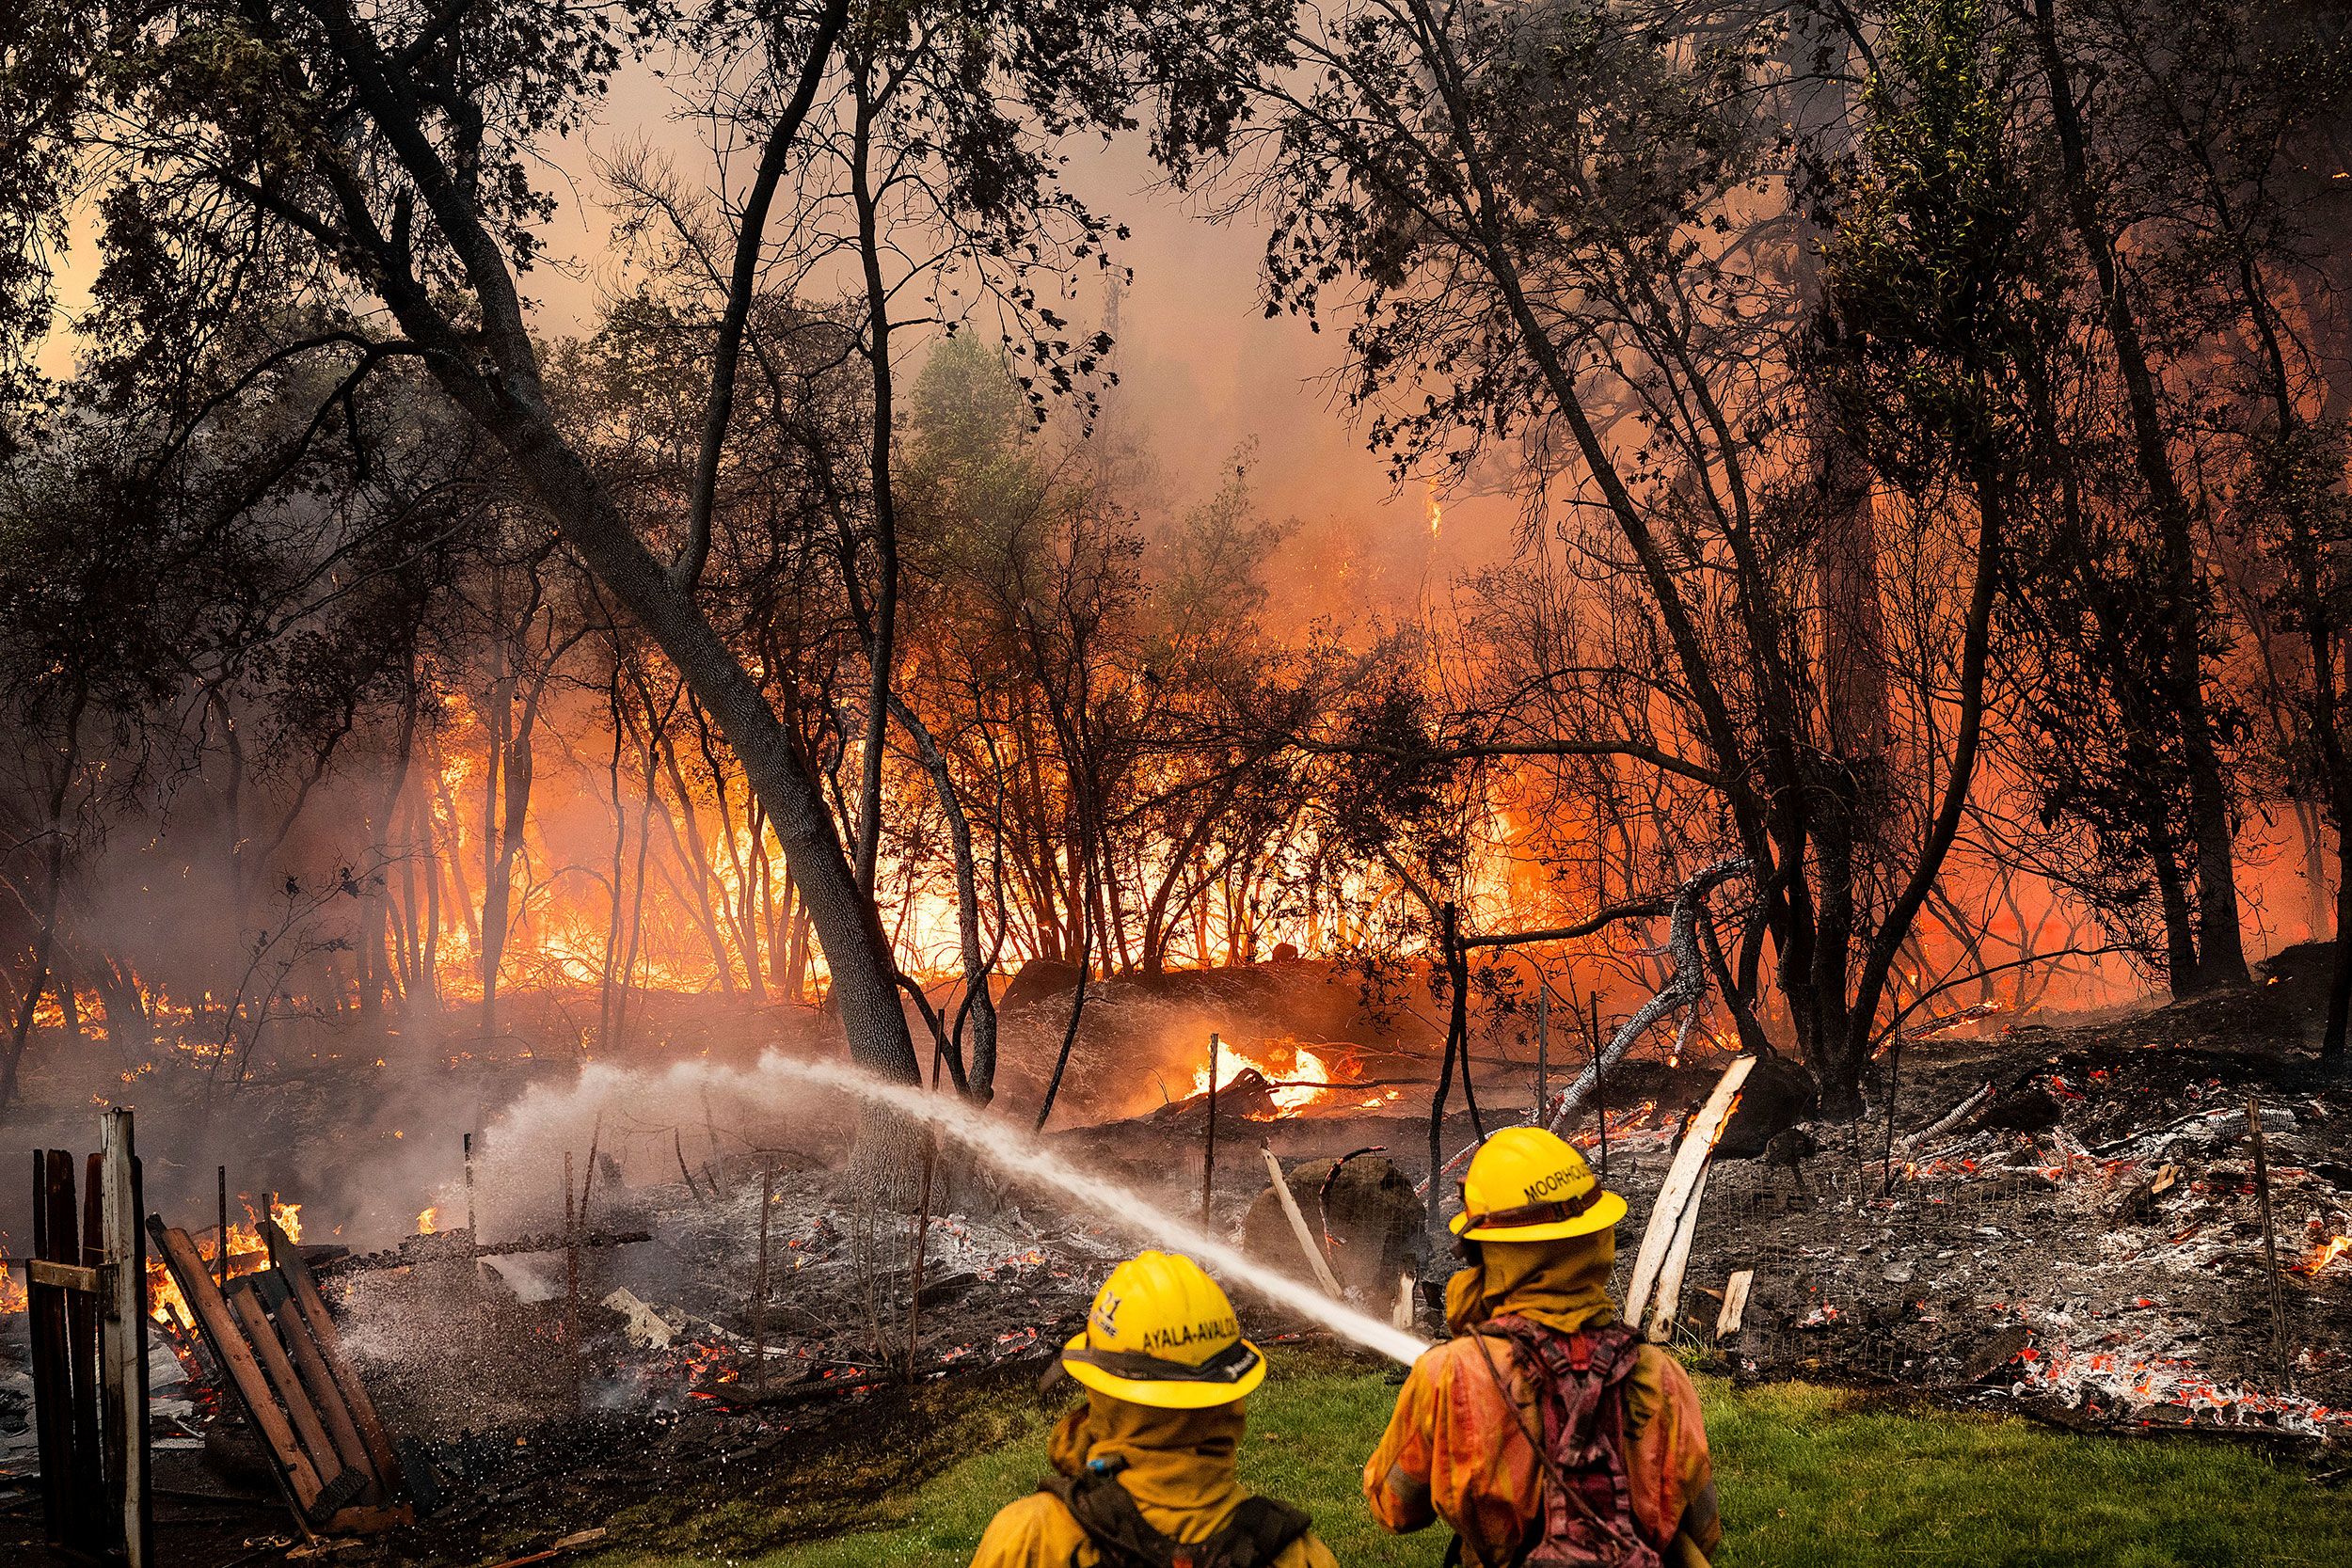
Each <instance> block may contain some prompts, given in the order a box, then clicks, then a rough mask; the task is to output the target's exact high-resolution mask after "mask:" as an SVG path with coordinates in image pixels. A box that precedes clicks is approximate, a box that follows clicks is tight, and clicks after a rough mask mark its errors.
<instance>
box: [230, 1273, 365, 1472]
mask: <svg viewBox="0 0 2352 1568" xmlns="http://www.w3.org/2000/svg"><path fill="white" fill-rule="evenodd" d="M252 1278H253V1276H252V1275H246V1276H245V1277H244V1278H241V1279H235V1280H231V1281H230V1286H229V1294H228V1297H227V1300H228V1302H229V1310H230V1312H232V1313H234V1314H235V1315H236V1319H237V1323H238V1326H240V1327H242V1328H243V1329H244V1330H245V1338H246V1344H248V1345H250V1346H251V1347H252V1348H253V1356H254V1359H255V1360H257V1361H259V1362H260V1363H261V1364H262V1371H263V1372H264V1373H266V1374H267V1375H268V1377H269V1381H270V1386H271V1387H272V1388H274V1389H276V1390H277V1393H278V1409H280V1410H282V1411H284V1412H285V1413H286V1419H287V1420H288V1421H289V1422H291V1423H292V1424H293V1426H294V1435H295V1436H296V1437H299V1438H300V1439H302V1451H303V1452H304V1453H306V1454H308V1455H309V1456H310V1468H311V1469H312V1470H314V1471H316V1472H317V1473H318V1478H319V1489H320V1492H321V1494H322V1496H324V1495H325V1494H326V1492H327V1491H328V1489H329V1488H331V1487H332V1486H333V1485H334V1484H335V1481H336V1480H337V1478H338V1477H340V1476H341V1475H342V1470H343V1462H342V1456H341V1455H339V1454H337V1453H336V1452H335V1443H334V1440H333V1439H332V1438H330V1437H328V1436H327V1435H326V1423H325V1422H324V1421H321V1420H320V1419H319V1413H318V1411H317V1410H316V1409H315V1408H314V1407H313V1406H312V1405H311V1403H310V1395H308V1394H306V1393H304V1392H303V1389H302V1380H301V1379H300V1378H299V1377H297V1376H296V1375H295V1373H294V1363H293V1362H292V1361H290V1360H288V1359H287V1358H286V1347H285V1346H283V1345H281V1344H279V1343H278V1330H277V1329H276V1328H275V1327H274V1326H272V1324H271V1323H270V1321H269V1314H268V1313H267V1312H264V1311H262V1301H261V1298H260V1297H259V1296H257V1295H256V1294H255V1293H254V1291H253V1288H252ZM314 1506H315V1505H314ZM335 1506H336V1504H335V1503H334V1502H331V1501H330V1502H327V1503H326V1504H325V1506H321V1507H319V1508H318V1512H320V1513H329V1512H332V1510H333V1508H334V1507H335Z"/></svg>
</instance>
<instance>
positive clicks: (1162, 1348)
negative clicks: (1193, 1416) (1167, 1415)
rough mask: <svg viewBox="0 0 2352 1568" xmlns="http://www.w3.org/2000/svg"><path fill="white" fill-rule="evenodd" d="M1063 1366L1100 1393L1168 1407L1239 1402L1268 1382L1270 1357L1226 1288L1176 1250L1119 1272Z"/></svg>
mask: <svg viewBox="0 0 2352 1568" xmlns="http://www.w3.org/2000/svg"><path fill="white" fill-rule="evenodd" d="M1061 1364H1062V1366H1063V1368H1064V1369H1066V1370H1068V1371H1069V1373H1070V1375H1071V1376H1072V1377H1073V1378H1076V1379H1077V1380H1078V1381H1079V1382H1080V1383H1082V1384H1084V1385H1085V1386H1088V1387H1089V1388H1091V1389H1093V1390H1094V1391H1095V1392H1097V1393H1101V1394H1109V1395H1111V1396H1112V1397H1113V1398H1115V1399H1122V1400H1125V1401H1127V1402H1130V1403H1132V1404H1148V1405H1151V1406H1152V1407H1154V1408H1155V1409H1160V1410H1206V1409H1208V1408H1209V1407H1211V1406H1212V1405H1219V1404H1231V1403H1232V1402H1234V1401H1235V1400H1238V1399H1240V1398H1241V1397H1242V1396H1244V1395H1245V1394H1248V1392H1249V1391H1250V1390H1251V1389H1252V1388H1255V1387H1256V1386H1258V1385H1259V1384H1261V1383H1263V1382H1264V1381H1265V1357H1264V1355H1263V1354H1260V1352H1259V1350H1258V1347H1257V1346H1255V1345H1253V1344H1251V1343H1250V1342H1249V1341H1248V1340H1247V1339H1245V1338H1242V1337H1241V1320H1240V1319H1238V1318H1236V1317H1235V1316H1234V1315H1233V1304H1232V1302H1231V1301H1229V1300H1227V1299H1226V1296H1225V1292H1224V1291H1223V1290H1221V1289H1219V1288H1218V1286H1217V1283H1216V1280H1214V1279H1211V1278H1210V1277H1209V1276H1208V1275H1207V1273H1206V1272H1205V1271H1204V1270H1202V1268H1201V1267H1200V1264H1198V1263H1196V1262H1194V1261H1193V1260H1192V1259H1189V1258H1184V1257H1180V1256H1178V1255H1176V1254H1174V1253H1168V1252H1146V1253H1142V1254H1139V1255H1138V1256H1136V1257H1134V1258H1130V1259H1127V1261H1125V1262H1124V1263H1121V1264H1120V1265H1119V1267H1117V1268H1115V1269H1113V1270H1112V1271H1111V1276H1110V1277H1109V1278H1108V1279H1106V1280H1104V1281H1103V1288H1102V1290H1100V1291H1096V1292H1095V1296H1094V1306H1093V1307H1091V1308H1090V1309H1089V1311H1088V1312H1087V1325H1086V1329H1085V1331H1084V1332H1082V1333H1080V1334H1078V1335H1077V1336H1076V1337H1074V1338H1072V1340H1071V1341H1070V1343H1068V1344H1067V1345H1064V1346H1063V1347H1062V1353H1061Z"/></svg>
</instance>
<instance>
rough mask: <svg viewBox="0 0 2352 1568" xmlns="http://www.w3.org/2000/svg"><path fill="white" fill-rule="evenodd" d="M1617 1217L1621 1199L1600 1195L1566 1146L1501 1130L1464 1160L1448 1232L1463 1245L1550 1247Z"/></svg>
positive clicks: (1548, 1137)
mask: <svg viewBox="0 0 2352 1568" xmlns="http://www.w3.org/2000/svg"><path fill="white" fill-rule="evenodd" d="M1623 1218H1625V1199H1624V1198H1621V1197H1619V1196H1617V1195H1616V1194H1614V1193H1613V1192H1607V1191H1604V1190H1603V1189H1602V1187H1601V1184H1600V1178H1599V1177H1597V1176H1595V1175H1594V1174H1593V1170H1592V1167H1591V1166H1590V1165H1587V1164H1585V1163H1584V1156H1583V1155H1581V1154H1580V1153H1578V1152H1577V1150H1576V1146H1575V1145H1574V1144H1571V1143H1569V1142H1567V1141H1566V1140H1565V1139H1564V1138H1559V1137H1555V1136H1554V1135H1552V1134H1551V1133H1549V1132H1545V1131H1544V1130H1543V1129H1542V1128H1540V1127H1506V1128H1504V1129H1503V1130H1502V1132H1497V1133H1496V1134H1495V1135H1494V1136H1493V1137H1491V1138H1488V1139H1487V1140H1486V1142H1485V1143H1484V1144H1481V1145H1480V1146H1479V1148H1478V1152H1477V1153H1476V1154H1474V1155H1472V1156H1471V1157H1470V1169H1469V1170H1467V1171H1465V1172H1463V1173H1462V1212H1460V1213H1458V1214H1456V1215H1454V1218H1453V1220H1452V1222H1451V1225H1452V1228H1453V1231H1454V1234H1455V1235H1456V1236H1459V1237H1461V1238H1462V1239H1463V1240H1464V1241H1466V1242H1554V1241H1560V1240H1563V1239H1565V1238H1566V1237H1569V1236H1589V1235H1591V1234H1592V1233H1593V1232H1594V1231H1597V1230H1606V1229H1608V1228H1609V1227H1611V1226H1613V1225H1615V1224H1616V1223H1617V1222H1618V1221H1619V1220H1621V1219H1623Z"/></svg>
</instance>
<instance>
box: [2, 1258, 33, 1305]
mask: <svg viewBox="0 0 2352 1568" xmlns="http://www.w3.org/2000/svg"><path fill="white" fill-rule="evenodd" d="M31 1302H32V1295H31V1292H30V1291H27V1290H26V1289H25V1287H24V1281H23V1280H22V1279H19V1278H18V1277H17V1276H16V1275H15V1274H14V1273H12V1272H11V1271H10V1269H9V1266H8V1259H7V1258H6V1257H0V1317H5V1316H6V1315H7V1314H8V1313H10V1312H22V1311H24V1308H25V1307H28V1306H30V1305H31Z"/></svg>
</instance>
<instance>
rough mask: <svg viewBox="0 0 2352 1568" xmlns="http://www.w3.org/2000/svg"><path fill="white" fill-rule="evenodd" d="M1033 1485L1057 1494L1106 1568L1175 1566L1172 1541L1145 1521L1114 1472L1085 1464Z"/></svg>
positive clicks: (1168, 1567) (1159, 1567)
mask: <svg viewBox="0 0 2352 1568" xmlns="http://www.w3.org/2000/svg"><path fill="white" fill-rule="evenodd" d="M1037 1489H1038V1490H1039V1491H1041V1492H1050V1493H1052V1494H1053V1495H1054V1496H1055V1497H1058V1498H1060V1499H1061V1504H1062V1506H1063V1507H1064V1508H1066V1509H1068V1510H1070V1516H1071V1517H1072V1518H1073V1519H1074V1520H1076V1521H1077V1522H1078V1528H1080V1529H1081V1530H1083V1531H1085V1532H1086V1538H1087V1539H1088V1540H1089V1541H1091V1542H1092V1543H1094V1549H1095V1551H1096V1552H1097V1553H1099V1554H1100V1555H1101V1557H1102V1559H1103V1563H1104V1568H1176V1543H1175V1542H1173V1541H1171V1540H1169V1539H1168V1537H1167V1536H1165V1535H1162V1534H1161V1533H1160V1532H1159V1531H1158V1530H1155V1529H1153V1528H1152V1527H1151V1526H1150V1525H1149V1524H1147V1523H1145V1522H1144V1517H1143V1511H1142V1510H1141V1509H1138V1508H1137V1507H1136V1499H1135V1498H1134V1497H1131V1496H1129V1495H1128V1492H1127V1489H1126V1488H1125V1487H1123V1486H1121V1485H1120V1484H1119V1480H1118V1478H1117V1477H1116V1476H1115V1475H1112V1474H1110V1473H1107V1472H1104V1471H1097V1470H1093V1469H1090V1468H1089V1469H1087V1470H1084V1471H1082V1472H1081V1473H1079V1474H1078V1475H1075V1476H1048V1477H1046V1478H1045V1479H1044V1480H1043V1481H1040V1482H1038V1488H1037Z"/></svg>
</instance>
